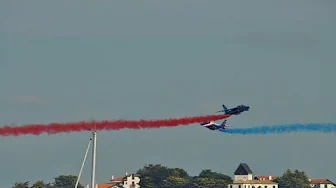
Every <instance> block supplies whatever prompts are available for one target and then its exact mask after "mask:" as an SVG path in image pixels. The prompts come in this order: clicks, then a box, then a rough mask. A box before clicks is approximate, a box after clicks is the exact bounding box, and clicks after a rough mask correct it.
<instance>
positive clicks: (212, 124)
mask: <svg viewBox="0 0 336 188" xmlns="http://www.w3.org/2000/svg"><path fill="white" fill-rule="evenodd" d="M226 121H227V120H224V121H223V123H222V124H220V125H219V124H217V123H215V122H213V121H208V122H203V123H200V124H201V126H202V127H205V128H208V129H210V130H219V131H221V130H224V129H226V128H227V127H230V125H226Z"/></svg>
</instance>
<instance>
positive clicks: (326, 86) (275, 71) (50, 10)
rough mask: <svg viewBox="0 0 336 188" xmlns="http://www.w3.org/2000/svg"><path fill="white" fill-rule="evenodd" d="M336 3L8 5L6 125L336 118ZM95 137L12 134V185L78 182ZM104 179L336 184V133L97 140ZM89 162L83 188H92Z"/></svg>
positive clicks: (174, 131)
mask: <svg viewBox="0 0 336 188" xmlns="http://www.w3.org/2000/svg"><path fill="white" fill-rule="evenodd" d="M335 8H336V2H335V1H332V0H330V1H312V0H311V1H290V0H284V1H273V2H271V1H237V0H232V1H201V0H192V1H154V0H153V1H150V0H148V1H94V2H93V1H88V0H86V1H85V0H81V1H66V0H58V1H46V0H44V1H42V0H41V1H35V0H31V1H21V2H19V1H12V0H2V1H1V2H0V58H1V59H0V86H1V92H0V114H1V118H0V124H1V125H7V124H26V123H49V122H52V121H58V122H65V121H79V120H89V119H91V118H93V119H97V120H103V119H114V118H127V119H139V118H147V119H150V118H155V119H158V118H169V117H181V116H190V115H204V114H211V113H213V112H215V111H217V110H220V107H221V104H223V103H225V104H226V105H227V106H228V107H233V106H235V105H238V104H246V105H249V106H251V109H250V111H249V112H245V113H243V114H242V115H240V116H234V117H232V118H231V119H229V121H228V123H229V124H230V125H232V126H234V127H251V126H259V125H273V124H286V123H296V122H300V123H302V122H304V123H311V122H322V123H324V122H336V116H335V105H336V100H335V96H336V89H335V73H334V71H335V70H336V64H335V60H336V53H335V43H336V37H335V33H336V24H335V18H336V11H335ZM90 134H91V133H90V132H83V133H71V134H59V135H52V136H48V135H42V136H21V137H1V138H0V139H1V140H0V148H1V160H0V166H1V170H0V172H1V173H0V187H8V186H11V185H12V184H13V183H14V182H15V181H32V182H34V181H36V180H38V179H43V180H45V181H47V182H51V181H53V178H54V177H56V176H58V175H60V174H75V175H76V174H78V172H79V169H80V165H81V162H82V158H83V155H84V153H85V149H86V147H87V143H88V139H89V137H90ZM97 144H98V145H97V152H98V154H97V183H103V182H108V181H109V180H110V177H111V175H115V176H120V175H124V173H126V172H128V173H132V172H136V170H138V169H139V168H141V167H143V166H144V165H145V164H150V163H154V164H156V163H160V164H163V165H167V166H169V167H180V168H184V169H186V170H187V171H188V172H189V173H190V174H191V175H196V174H198V173H199V172H200V171H201V170H202V169H205V168H210V169H212V170H215V171H219V172H222V173H225V174H228V175H232V174H233V172H234V170H235V169H236V167H237V166H238V164H239V163H240V162H246V163H247V164H249V165H250V167H251V169H252V171H254V172H255V173H256V174H258V175H281V174H282V173H283V172H284V171H285V170H286V169H287V168H291V169H299V170H304V171H306V172H307V173H308V175H309V176H310V177H313V178H329V179H332V180H334V181H335V180H336V177H335V168H336V164H335V162H334V161H335V155H336V152H335V150H334V148H335V134H322V133H321V134H319V133H309V134H308V133H301V134H284V135H257V136H241V135H227V134H223V133H220V132H212V131H209V130H206V129H204V128H201V127H200V126H199V125H198V124H194V125H190V126H185V127H178V128H163V129H155V130H122V131H116V132H99V133H98V141H97ZM90 160H91V156H89V157H88V161H87V163H86V166H85V169H84V174H83V178H82V183H89V182H90V165H91V161H90Z"/></svg>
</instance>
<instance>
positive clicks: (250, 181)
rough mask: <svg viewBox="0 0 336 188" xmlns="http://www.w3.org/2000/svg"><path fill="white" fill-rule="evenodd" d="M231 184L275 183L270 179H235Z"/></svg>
mask: <svg viewBox="0 0 336 188" xmlns="http://www.w3.org/2000/svg"><path fill="white" fill-rule="evenodd" d="M233 184H277V183H275V182H273V181H270V180H236V181H234V182H233Z"/></svg>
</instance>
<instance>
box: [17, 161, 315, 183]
mask: <svg viewBox="0 0 336 188" xmlns="http://www.w3.org/2000/svg"><path fill="white" fill-rule="evenodd" d="M137 174H139V175H140V178H141V179H140V187H143V188H159V187H160V188H172V187H174V188H227V187H228V184H230V183H232V182H233V179H232V178H231V177H230V176H228V175H225V174H222V173H219V172H215V171H212V170H210V169H204V170H202V171H201V172H200V173H199V174H198V175H197V176H190V175H189V174H188V172H187V171H185V170H184V169H182V168H169V167H167V166H163V165H161V164H155V165H153V164H150V165H145V166H144V167H142V168H141V169H139V170H138V171H137ZM76 181H77V176H75V175H60V176H58V177H56V178H54V182H53V183H45V182H44V181H43V180H39V181H37V182H35V183H33V184H30V182H28V181H27V182H16V183H15V184H14V185H13V186H12V187H11V188H74V187H75V184H76ZM274 181H275V182H277V183H278V184H279V188H296V187H297V188H309V187H310V183H309V180H308V176H307V174H306V173H305V172H303V171H299V170H294V171H292V170H290V169H288V170H286V171H285V172H284V173H283V174H282V176H280V177H278V178H277V179H276V180H274ZM78 188H84V186H83V185H82V184H80V183H79V184H78Z"/></svg>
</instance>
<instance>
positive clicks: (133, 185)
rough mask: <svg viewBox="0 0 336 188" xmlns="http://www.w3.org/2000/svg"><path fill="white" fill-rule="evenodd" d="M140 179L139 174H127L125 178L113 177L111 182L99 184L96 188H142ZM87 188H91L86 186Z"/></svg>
mask: <svg viewBox="0 0 336 188" xmlns="http://www.w3.org/2000/svg"><path fill="white" fill-rule="evenodd" d="M139 183H140V177H139V175H138V174H127V173H126V176H124V177H114V176H112V178H111V182H109V183H103V184H97V185H96V188H140V185H139ZM86 188H91V187H90V185H86Z"/></svg>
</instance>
